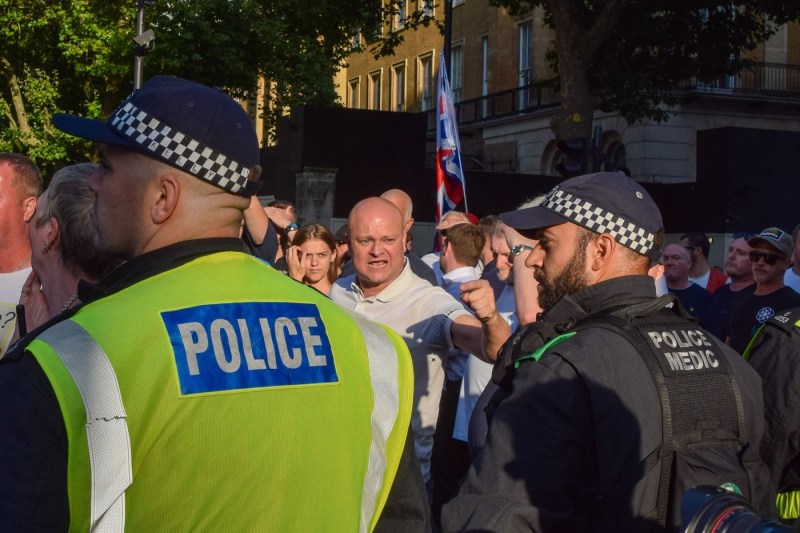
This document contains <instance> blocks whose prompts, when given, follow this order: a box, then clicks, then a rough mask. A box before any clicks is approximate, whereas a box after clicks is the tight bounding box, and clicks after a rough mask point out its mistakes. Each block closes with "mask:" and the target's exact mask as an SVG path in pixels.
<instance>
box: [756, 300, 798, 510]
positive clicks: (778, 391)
mask: <svg viewBox="0 0 800 533" xmlns="http://www.w3.org/2000/svg"><path fill="white" fill-rule="evenodd" d="M743 356H744V358H745V359H746V360H749V361H750V364H751V365H752V366H753V368H755V369H756V371H757V372H758V374H759V375H760V376H761V380H762V385H763V387H764V414H765V420H764V424H765V425H764V440H763V441H762V443H761V457H762V458H763V459H764V462H765V463H766V464H767V466H768V467H769V470H770V473H771V474H772V480H773V481H774V483H775V488H776V489H777V491H778V494H777V502H776V503H777V507H778V513H779V516H780V518H781V519H783V520H791V521H794V520H797V519H798V518H800V387H799V386H798V383H799V381H798V380H800V308H798V307H796V308H794V309H790V310H788V311H783V312H781V313H778V314H777V315H775V316H773V317H772V318H770V319H769V320H768V321H767V322H765V323H764V325H763V326H761V328H760V329H759V330H758V332H757V333H756V334H755V336H754V337H753V339H752V340H751V341H750V344H749V345H748V346H747V349H746V350H745V353H744V354H743Z"/></svg>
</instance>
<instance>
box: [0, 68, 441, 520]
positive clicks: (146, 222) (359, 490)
mask: <svg viewBox="0 0 800 533" xmlns="http://www.w3.org/2000/svg"><path fill="white" fill-rule="evenodd" d="M53 123H54V124H55V125H56V127H58V128H59V129H61V130H62V131H64V132H67V133H70V134H72V135H76V136H78V137H82V138H84V139H90V140H93V141H95V142H97V143H98V145H99V152H100V161H101V165H102V171H101V172H99V173H97V174H95V175H93V176H92V177H91V178H90V187H91V188H92V190H93V191H94V193H95V205H94V212H93V215H92V219H93V221H94V223H95V225H96V230H97V234H96V244H97V246H98V248H101V249H103V250H105V251H107V252H111V253H113V254H115V255H117V256H118V257H120V258H123V259H126V260H127V261H126V263H124V264H123V265H122V266H121V267H120V268H118V269H117V270H115V271H114V272H112V273H111V274H110V275H108V276H107V277H106V278H104V279H103V280H101V281H100V282H99V283H98V284H97V285H88V284H83V285H82V286H81V287H80V299H81V300H82V301H83V302H85V303H84V304H83V305H82V306H80V308H78V309H77V310H76V311H74V312H71V313H68V314H67V316H62V317H61V320H60V321H58V322H57V323H56V324H51V325H49V326H48V327H47V328H45V329H44V330H43V331H39V332H37V336H36V338H35V339H33V340H29V339H26V340H25V342H23V343H22V344H23V345H24V346H17V347H15V349H14V351H13V353H11V354H9V355H8V356H7V357H6V358H5V359H4V360H3V361H2V364H0V405H2V408H1V410H0V494H1V496H0V524H2V525H3V529H5V530H55V531H58V530H61V531H63V530H66V529H68V528H69V529H70V530H76V531H86V530H89V529H96V530H103V531H122V530H123V529H125V528H127V529H129V530H132V531H160V530H165V531H192V530H208V531H223V530H226V531H254V530H260V531H266V530H270V531H320V530H330V531H369V530H372V529H373V528H375V526H376V524H377V523H378V519H379V517H380V516H381V514H382V510H384V509H385V508H387V509H389V510H387V511H386V513H384V516H387V517H388V520H391V523H392V524H394V525H395V526H397V529H402V530H408V529H409V528H411V529H416V528H421V527H425V526H426V524H427V523H428V520H429V518H428V514H427V510H426V508H425V501H424V488H423V487H422V484H421V478H420V476H419V475H418V466H417V465H416V464H415V463H414V460H413V454H412V450H410V447H409V446H406V442H407V440H408V437H409V430H408V428H409V421H410V415H411V402H412V395H413V390H412V383H413V378H412V369H411V362H410V357H409V355H408V352H407V350H406V348H405V344H404V343H403V341H402V340H400V339H399V338H398V337H397V336H396V335H394V334H393V333H392V332H391V331H389V330H388V329H386V328H384V327H380V326H377V325H375V324H371V323H369V322H367V321H366V320H363V319H357V318H352V317H351V316H349V315H348V314H346V313H345V312H344V311H342V310H341V309H340V308H339V307H338V306H336V305H335V304H334V303H332V302H330V301H329V300H328V299H327V298H325V297H322V296H320V295H319V294H318V293H317V292H316V291H313V290H310V289H308V288H306V287H304V286H302V285H300V284H298V283H296V282H294V281H293V280H291V279H289V278H287V277H286V276H283V275H281V274H279V273H277V272H275V271H274V270H272V269H271V268H269V267H268V266H267V265H266V264H265V263H263V262H261V261H260V260H258V259H256V258H253V257H251V256H249V255H246V254H245V253H244V252H243V250H244V249H243V245H242V242H241V240H239V239H238V238H237V237H238V233H239V228H240V224H241V220H242V211H243V210H244V209H245V208H247V206H248V205H249V203H250V196H251V195H252V194H254V192H255V189H256V187H257V179H258V174H259V171H260V168H259V166H258V162H259V149H258V140H257V137H256V134H255V131H254V128H253V125H252V123H251V121H250V119H249V117H248V116H247V114H246V113H245V112H244V111H243V110H242V108H241V107H240V106H239V105H238V104H237V103H236V102H235V101H234V100H233V99H231V98H229V97H228V96H227V95H225V94H224V93H223V92H222V91H219V90H216V89H211V88H208V87H205V86H202V85H199V84H196V83H193V82H189V81H186V80H182V79H179V78H174V77H166V76H156V77H154V78H152V79H151V80H149V81H148V82H147V83H146V84H144V85H143V86H142V88H141V89H139V90H138V91H136V92H134V93H133V94H132V95H131V96H130V97H128V99H127V100H126V101H124V102H123V103H122V104H121V105H120V106H119V107H118V108H117V110H116V111H114V113H113V114H112V115H111V116H110V117H109V118H108V120H107V121H96V120H87V119H83V118H79V117H74V116H69V115H63V114H62V115H56V116H54V117H53ZM390 489H391V493H392V495H391V497H390ZM398 498H399V499H400V500H401V501H399V502H398ZM387 500H391V501H390V503H389V504H387ZM392 502H397V503H399V508H400V509H401V511H400V512H395V511H396V510H397V509H398V505H397V504H393V503H392ZM400 524H404V527H400Z"/></svg>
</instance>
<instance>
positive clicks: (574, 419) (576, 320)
mask: <svg viewBox="0 0 800 533" xmlns="http://www.w3.org/2000/svg"><path fill="white" fill-rule="evenodd" d="M501 219H502V220H503V222H505V223H506V224H508V225H509V226H511V227H513V228H515V229H517V230H518V231H520V232H522V233H523V234H525V235H526V236H528V237H534V238H536V239H538V241H539V244H538V246H537V247H536V248H534V249H533V250H532V251H530V252H529V254H528V256H527V258H526V261H525V264H526V266H528V267H529V268H533V270H534V274H533V275H534V277H535V278H536V280H537V281H538V282H539V303H540V304H541V306H542V308H543V309H545V311H544V312H543V314H542V316H541V319H540V320H539V321H537V322H535V323H532V324H528V325H525V326H522V327H520V328H519V329H518V330H517V332H516V333H515V335H513V336H512V338H511V339H510V340H509V341H508V342H507V343H506V345H505V346H504V347H503V349H501V352H500V356H499V357H498V362H497V364H496V365H495V373H494V376H493V381H495V383H497V384H498V385H499V386H500V388H501V390H502V393H504V394H505V395H506V396H505V398H503V399H500V400H499V402H498V398H499V396H496V397H495V399H494V400H493V402H491V404H490V406H492V405H493V406H494V411H493V413H492V414H491V422H490V427H489V431H488V436H487V439H486V447H485V448H484V450H483V453H482V454H481V455H480V456H479V457H478V458H477V459H476V460H475V461H474V462H473V465H472V467H471V469H470V473H469V475H468V477H467V480H466V481H465V483H464V484H463V485H462V488H461V491H460V493H459V496H458V497H457V498H456V499H455V500H453V501H452V502H451V503H450V504H449V505H448V506H446V507H445V509H444V512H443V524H444V529H445V530H447V531H451V530H452V531H455V530H459V531H460V530H470V531H521V530H525V531H528V530H530V531H640V530H649V529H652V528H659V527H660V528H667V530H676V529H677V527H678V526H679V524H680V519H679V517H678V516H677V514H678V503H679V502H678V501H676V494H677V495H678V497H679V494H680V493H681V492H680V490H679V489H680V488H681V485H680V483H683V482H692V481H699V482H704V481H705V482H708V483H714V482H715V484H716V485H720V484H721V483H722V482H725V481H727V482H730V483H733V484H735V485H737V486H738V487H739V488H740V490H741V491H742V492H743V493H744V494H745V495H746V496H748V497H750V496H754V495H761V493H758V492H757V490H759V489H760V487H759V486H757V484H758V483H760V482H763V480H764V479H765V471H764V468H763V465H761V464H760V462H759V460H758V457H757V453H756V451H755V450H757V448H758V443H759V441H760V439H761V430H762V426H761V424H762V419H763V408H762V403H761V394H760V389H759V382H758V378H757V376H756V375H755V373H754V372H753V371H752V369H751V368H749V367H748V366H747V364H746V363H744V362H743V361H742V360H741V359H740V358H739V357H737V355H736V354H735V353H733V352H732V351H731V350H730V349H728V348H727V347H725V346H724V345H723V344H722V343H721V342H720V341H717V340H716V339H714V338H713V337H712V335H710V334H709V333H707V332H705V331H704V330H703V329H702V328H699V327H698V326H697V325H696V324H695V323H694V322H692V321H691V320H690V319H688V318H686V317H683V316H679V315H678V312H679V310H676V308H677V307H678V306H675V305H674V296H671V295H666V296H663V297H661V298H656V293H655V286H654V283H653V280H652V279H651V278H650V277H648V276H647V271H648V268H649V267H650V265H651V262H652V261H654V260H655V259H656V258H657V257H658V256H659V254H660V250H659V247H660V244H661V242H662V238H663V229H662V222H661V215H660V213H659V210H658V207H657V206H656V205H655V203H654V202H653V200H652V199H651V197H650V195H649V194H648V193H647V192H646V191H645V190H644V188H642V187H641V185H639V184H638V183H636V182H635V181H633V180H631V179H630V178H628V177H626V176H624V175H623V174H621V173H599V174H591V175H585V176H578V177H576V178H572V179H569V180H567V181H565V182H563V183H562V184H560V185H559V186H557V187H555V188H554V189H553V190H552V191H551V192H550V193H549V194H548V195H547V196H546V197H545V199H544V200H543V202H542V204H541V206H539V207H531V208H527V209H521V210H518V211H514V212H511V213H505V214H503V215H501ZM656 383H658V385H656ZM731 383H733V384H735V385H731ZM737 406H738V407H737ZM490 409H491V407H490ZM662 410H663V411H665V416H664V418H663V419H662ZM740 422H741V424H740ZM700 429H703V432H702V434H701V435H702V438H703V439H706V440H703V441H702V442H701V445H703V446H706V445H707V446H710V447H711V448H712V450H713V452H714V454H717V453H719V454H720V457H724V458H725V460H723V461H722V464H723V465H724V466H725V467H726V468H727V470H726V474H730V476H727V475H726V476H722V478H721V479H720V478H719V476H718V474H719V472H717V471H716V469H715V466H716V465H715V464H714V463H713V462H712V463H705V464H707V465H709V466H708V467H707V468H706V470H705V472H706V473H707V474H708V476H709V477H708V478H700V477H692V478H686V477H682V476H684V475H685V472H684V470H683V467H684V466H685V465H686V464H687V461H686V460H685V458H686V456H685V449H684V448H682V439H684V438H687V440H688V441H689V442H696V440H697V439H698V438H700V435H695V434H694V433H691V431H694V430H697V431H698V432H699V430H700ZM687 432H688V433H687ZM723 436H724V437H725V438H727V439H728V440H726V441H725V444H724V447H723V445H722V444H720V439H722V438H723ZM725 450H728V451H727V452H726V451H725ZM712 457H713V455H712ZM662 459H663V460H662ZM703 459H704V460H705V459H707V457H706V456H705V455H703ZM673 468H674V470H675V473H674V474H673V473H672V471H673ZM751 471H758V472H760V473H761V476H760V477H758V478H757V480H756V481H755V482H754V481H753V479H755V478H756V476H753V478H751V477H750V474H751ZM759 480H760V481H759ZM755 504H756V506H757V507H760V506H761V502H760V501H756V502H755Z"/></svg>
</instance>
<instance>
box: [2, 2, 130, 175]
mask: <svg viewBox="0 0 800 533" xmlns="http://www.w3.org/2000/svg"><path fill="white" fill-rule="evenodd" d="M125 3H127V2H122V1H119V0H104V1H103V2H91V3H90V0H0V43H2V44H0V83H2V85H0V150H2V151H16V152H22V153H26V154H28V155H29V156H30V157H31V158H32V159H34V160H35V161H37V162H38V163H39V164H40V165H41V166H42V167H43V170H45V171H48V172H49V171H50V170H52V168H53V166H54V165H55V164H56V162H66V161H69V160H70V159H73V158H75V157H78V156H79V154H81V155H83V157H84V158H85V157H86V156H87V155H88V151H89V147H88V145H87V144H86V143H82V142H80V141H79V140H76V139H74V138H71V137H69V136H67V135H64V134H62V133H61V132H59V131H58V130H56V129H55V128H54V127H53V126H52V124H51V122H50V116H51V115H52V114H53V113H54V112H58V111H69V112H75V113H80V114H82V115H84V116H89V117H97V116H100V114H101V112H102V108H103V103H104V101H105V100H106V99H107V95H109V94H112V93H114V92H115V90H116V89H117V88H118V86H119V82H120V79H121V76H122V74H123V73H125V72H126V70H127V69H126V68H125V67H122V66H121V63H120V62H121V60H122V55H124V54H120V50H124V47H125V46H127V45H126V44H125V40H124V38H123V37H122V36H121V33H120V31H119V29H120V28H121V27H123V26H128V25H130V24H133V22H132V20H133V18H132V16H133V13H134V12H135V11H134V10H131V9H128V10H126V9H124V4H125Z"/></svg>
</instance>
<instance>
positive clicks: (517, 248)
mask: <svg viewBox="0 0 800 533" xmlns="http://www.w3.org/2000/svg"><path fill="white" fill-rule="evenodd" d="M531 250H533V246H529V245H527V244H522V243H520V244H516V245H514V247H513V248H512V249H511V253H509V254H508V257H509V258H510V259H511V260H512V261H513V260H514V258H515V257H517V256H518V255H519V254H521V253H522V252H525V251H531Z"/></svg>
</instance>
